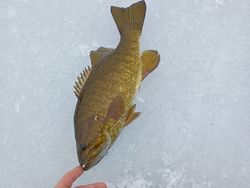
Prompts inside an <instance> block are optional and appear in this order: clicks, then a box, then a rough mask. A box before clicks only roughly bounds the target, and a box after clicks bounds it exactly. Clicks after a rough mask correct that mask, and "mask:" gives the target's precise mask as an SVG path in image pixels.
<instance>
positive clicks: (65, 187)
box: [55, 166, 107, 188]
mask: <svg viewBox="0 0 250 188" xmlns="http://www.w3.org/2000/svg"><path fill="white" fill-rule="evenodd" d="M82 173H83V169H82V167H81V166H77V167H75V168H73V169H72V170H71V171H69V172H67V173H66V174H65V175H64V176H63V177H62V178H61V179H60V180H59V182H58V183H57V184H56V186H55V188H71V186H72V184H73V183H74V181H76V180H77V178H79V177H80V176H81V175H82ZM75 188H107V185H106V184H105V183H93V184H89V185H79V186H76V187H75Z"/></svg>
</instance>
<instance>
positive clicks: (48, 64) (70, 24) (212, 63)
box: [0, 0, 250, 188]
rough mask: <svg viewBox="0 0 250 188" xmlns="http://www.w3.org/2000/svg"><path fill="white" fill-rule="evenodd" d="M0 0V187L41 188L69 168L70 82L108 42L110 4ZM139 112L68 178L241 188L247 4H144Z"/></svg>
mask: <svg viewBox="0 0 250 188" xmlns="http://www.w3.org/2000/svg"><path fill="white" fill-rule="evenodd" d="M133 2H134V1H132V0H126V1H118V0H109V1H104V0H96V1H91V0H78V1H76V0H43V1H39V0H33V1H31V0H5V1H0V96H1V97H0V169H1V170H0V187H38V188H39V187H41V188H44V187H52V186H53V185H54V184H55V183H56V182H57V180H58V179H59V178H60V177H61V176H62V175H63V174H64V173H65V172H66V171H67V170H69V169H71V168H73V167H74V166H75V165H77V157H76V149H75V141H74V132H73V113H74V108H75V104H76V97H75V96H74V94H73V87H72V86H73V83H74V81H75V78H76V76H77V75H78V74H79V73H80V71H81V70H82V69H83V67H85V66H86V65H87V64H89V63H90V61H89V57H88V54H89V51H90V50H93V49H96V48H97V47H99V46H107V47H115V46H116V44H117V43H118V40H119V34H118V31H117V29H116V26H115V24H114V21H113V19H112V17H111V14H110V12H109V9H110V6H111V5H117V6H128V5H129V4H131V3H133ZM147 7H148V11H147V15H146V20H145V25H144V30H143V35H142V38H141V49H142V50H144V49H157V50H158V51H159V52H160V54H161V63H160V66H159V67H158V68H157V70H156V71H155V72H154V73H152V74H151V75H150V76H149V77H148V78H147V79H145V81H143V83H142V86H141V89H140V92H139V96H138V97H137V98H136V103H137V106H138V108H139V110H140V111H142V115H141V117H140V118H139V119H138V120H136V121H135V122H133V123H132V124H131V125H130V126H128V127H127V128H126V129H125V130H124V131H123V132H122V134H121V136H120V137H119V139H118V140H117V142H116V143H115V145H114V146H113V148H112V149H111V150H110V152H109V154H108V155H107V156H106V157H105V159H104V160H103V161H102V162H101V163H99V164H98V166H96V167H95V168H93V169H91V170H90V171H88V172H86V173H85V175H84V176H82V177H81V178H80V179H79V180H78V181H77V183H76V185H78V184H81V183H90V182H95V181H105V182H107V183H108V184H109V187H111V188H116V187H117V188H125V187H128V188H139V187H142V188H143V187H149V188H151V187H152V188H186V187H187V188H203V187H204V188H207V187H212V188H235V187H237V188H238V187H239V188H247V187H249V186H250V115H249V111H250V98H249V95H250V81H249V80H250V53H249V50H250V35H249V32H250V22H249V18H250V1H249V0H190V1H184V0H157V1H154V0H148V1H147Z"/></svg>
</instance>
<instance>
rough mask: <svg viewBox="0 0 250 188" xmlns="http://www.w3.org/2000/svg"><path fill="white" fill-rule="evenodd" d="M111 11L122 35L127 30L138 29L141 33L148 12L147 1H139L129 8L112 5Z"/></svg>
mask: <svg viewBox="0 0 250 188" xmlns="http://www.w3.org/2000/svg"><path fill="white" fill-rule="evenodd" d="M111 13H112V16H113V18H114V20H115V23H116V25H117V27H118V29H119V32H120V35H121V36H123V35H124V33H125V31H126V30H133V31H138V32H139V34H141V31H142V26H143V22H144V18H145V14H146V4H145V1H139V2H137V3H135V4H132V5H131V6H130V7H128V8H119V7H114V6H112V7H111Z"/></svg>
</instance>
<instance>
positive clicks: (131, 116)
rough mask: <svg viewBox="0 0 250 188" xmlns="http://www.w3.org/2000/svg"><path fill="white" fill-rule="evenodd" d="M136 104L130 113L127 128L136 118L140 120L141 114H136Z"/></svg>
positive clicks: (126, 123) (126, 122)
mask: <svg viewBox="0 0 250 188" xmlns="http://www.w3.org/2000/svg"><path fill="white" fill-rule="evenodd" d="M135 108H136V104H134V105H133V106H132V107H131V108H130V109H129V111H128V115H127V119H126V121H125V125H124V127H125V126H127V125H128V124H129V123H131V122H132V121H134V120H135V119H136V118H138V117H139V116H140V115H141V112H135Z"/></svg>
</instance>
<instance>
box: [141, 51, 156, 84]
mask: <svg viewBox="0 0 250 188" xmlns="http://www.w3.org/2000/svg"><path fill="white" fill-rule="evenodd" d="M141 62H142V80H143V79H144V78H145V77H146V76H147V75H149V73H151V72H152V71H153V70H155V69H156V67H157V66H158V65H159V63H160V54H159V53H158V52H157V51H156V50H146V51H144V52H142V55H141Z"/></svg>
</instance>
